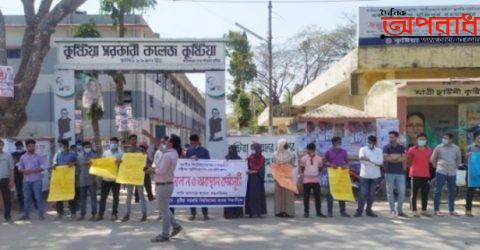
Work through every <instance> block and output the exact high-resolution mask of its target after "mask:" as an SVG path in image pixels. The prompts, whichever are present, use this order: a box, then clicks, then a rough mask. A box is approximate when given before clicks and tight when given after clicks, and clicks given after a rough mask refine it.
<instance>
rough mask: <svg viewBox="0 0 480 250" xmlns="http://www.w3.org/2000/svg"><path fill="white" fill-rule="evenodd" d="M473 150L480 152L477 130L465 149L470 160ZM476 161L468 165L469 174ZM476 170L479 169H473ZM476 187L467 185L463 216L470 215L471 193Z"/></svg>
mask: <svg viewBox="0 0 480 250" xmlns="http://www.w3.org/2000/svg"><path fill="white" fill-rule="evenodd" d="M475 152H480V131H477V132H475V133H474V134H473V143H472V144H471V145H470V146H468V149H467V159H468V160H469V161H468V162H470V157H471V156H472V153H475ZM478 166H479V165H478V162H475V165H474V166H470V164H469V166H468V171H469V172H468V173H469V174H470V173H471V172H470V171H472V172H473V168H474V167H478ZM475 171H476V172H478V171H480V169H475ZM477 188H478V187H468V189H467V196H466V198H465V201H466V205H465V216H468V217H472V216H473V214H472V200H473V193H474V192H475V190H476V189H477Z"/></svg>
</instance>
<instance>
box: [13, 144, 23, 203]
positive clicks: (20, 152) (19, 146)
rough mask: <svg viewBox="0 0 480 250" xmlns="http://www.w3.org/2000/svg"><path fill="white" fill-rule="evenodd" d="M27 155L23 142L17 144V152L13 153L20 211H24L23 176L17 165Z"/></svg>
mask: <svg viewBox="0 0 480 250" xmlns="http://www.w3.org/2000/svg"><path fill="white" fill-rule="evenodd" d="M24 154H25V150H24V149H23V142H22V141H16V142H15V152H13V153H12V157H13V163H14V164H15V169H14V175H15V192H16V195H17V202H18V206H19V207H20V210H21V211H23V174H22V173H20V171H19V170H18V166H17V163H18V162H19V161H20V158H21V157H22V155H24Z"/></svg>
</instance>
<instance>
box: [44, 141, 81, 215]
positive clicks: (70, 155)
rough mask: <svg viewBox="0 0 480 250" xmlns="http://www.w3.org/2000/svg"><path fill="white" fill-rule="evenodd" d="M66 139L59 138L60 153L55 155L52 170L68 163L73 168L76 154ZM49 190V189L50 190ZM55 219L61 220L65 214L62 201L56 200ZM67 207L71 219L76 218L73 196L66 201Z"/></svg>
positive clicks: (75, 201)
mask: <svg viewBox="0 0 480 250" xmlns="http://www.w3.org/2000/svg"><path fill="white" fill-rule="evenodd" d="M68 144H69V142H68V140H65V139H64V140H60V142H59V146H60V153H58V154H57V155H56V159H55V163H56V164H55V165H53V168H52V170H55V168H56V167H57V166H63V165H68V167H71V168H75V167H76V165H77V154H76V153H74V152H71V151H70V150H68ZM50 191H51V190H50ZM56 207H57V219H58V220H61V219H62V218H63V216H64V215H65V212H64V209H63V201H57V204H56ZM68 207H69V209H70V213H71V216H72V217H71V219H72V220H76V218H77V216H76V214H77V200H76V199H75V198H73V199H72V200H69V201H68Z"/></svg>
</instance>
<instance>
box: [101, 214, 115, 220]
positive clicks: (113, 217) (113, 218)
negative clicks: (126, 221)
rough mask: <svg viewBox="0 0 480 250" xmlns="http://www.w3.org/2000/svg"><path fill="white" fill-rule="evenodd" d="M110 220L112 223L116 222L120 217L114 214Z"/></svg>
mask: <svg viewBox="0 0 480 250" xmlns="http://www.w3.org/2000/svg"><path fill="white" fill-rule="evenodd" d="M102 218H103V216H102ZM110 220H111V221H116V220H118V215H116V214H112V216H111V217H110Z"/></svg>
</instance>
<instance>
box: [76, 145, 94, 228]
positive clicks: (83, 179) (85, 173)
mask: <svg viewBox="0 0 480 250" xmlns="http://www.w3.org/2000/svg"><path fill="white" fill-rule="evenodd" d="M78 155H79V158H80V159H79V168H80V169H79V171H78V172H79V176H78V187H79V188H78V189H79V190H80V210H81V214H80V218H78V220H79V221H81V220H84V219H85V215H86V213H87V194H88V196H90V206H91V208H92V217H91V218H90V221H95V220H96V219H95V216H96V215H97V180H96V176H95V175H91V174H90V173H89V170H90V165H91V160H92V159H93V158H96V157H97V154H96V153H95V152H93V150H92V144H91V143H90V142H88V141H85V142H83V143H82V149H81V150H79V152H78Z"/></svg>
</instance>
